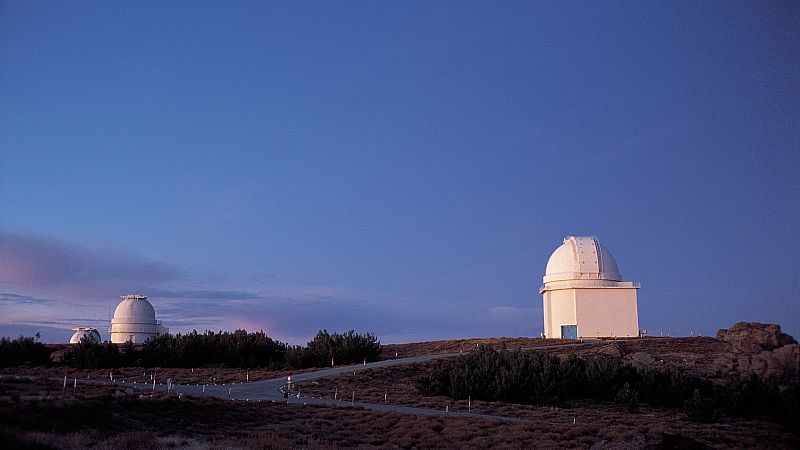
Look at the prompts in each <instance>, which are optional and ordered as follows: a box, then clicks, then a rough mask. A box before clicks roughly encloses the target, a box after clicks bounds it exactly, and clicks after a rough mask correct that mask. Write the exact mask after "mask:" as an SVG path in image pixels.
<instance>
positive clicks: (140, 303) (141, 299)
mask: <svg viewBox="0 0 800 450" xmlns="http://www.w3.org/2000/svg"><path fill="white" fill-rule="evenodd" d="M113 322H128V323H152V324H154V323H156V310H155V309H153V305H151V304H150V302H148V301H147V297H146V296H144V295H123V296H122V301H121V302H120V304H119V305H117V309H115V310H114V319H112V323H113Z"/></svg>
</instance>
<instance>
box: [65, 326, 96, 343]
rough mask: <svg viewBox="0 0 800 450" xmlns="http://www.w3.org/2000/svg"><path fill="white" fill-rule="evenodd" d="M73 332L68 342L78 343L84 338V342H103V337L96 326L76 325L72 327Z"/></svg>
mask: <svg viewBox="0 0 800 450" xmlns="http://www.w3.org/2000/svg"><path fill="white" fill-rule="evenodd" d="M72 330H73V331H75V334H73V335H72V337H71V338H69V343H70V344H80V343H81V341H83V339H84V338H85V339H86V342H95V343H98V344H99V343H101V342H103V338H101V337H100V333H99V332H98V331H97V329H96V328H89V327H78V328H73V329H72Z"/></svg>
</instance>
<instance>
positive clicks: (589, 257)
mask: <svg viewBox="0 0 800 450" xmlns="http://www.w3.org/2000/svg"><path fill="white" fill-rule="evenodd" d="M566 280H609V281H622V275H621V274H620V273H619V268H618V267H617V261H616V260H615V259H614V257H613V256H611V253H609V251H608V250H606V249H605V247H603V246H602V245H600V242H598V241H597V238H596V237H594V236H567V237H566V238H564V243H563V244H561V246H560V247H558V248H557V249H556V250H555V251H554V252H553V254H552V255H550V259H549V260H548V261H547V269H545V275H544V282H545V283H549V282H553V281H566Z"/></svg>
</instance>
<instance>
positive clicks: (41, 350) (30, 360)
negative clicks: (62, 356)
mask: <svg viewBox="0 0 800 450" xmlns="http://www.w3.org/2000/svg"><path fill="white" fill-rule="evenodd" d="M37 338H38V333H37ZM49 363H50V349H49V348H47V346H45V345H44V344H42V343H41V342H38V341H37V340H36V339H34V338H32V337H24V336H20V337H18V338H16V339H14V340H11V339H9V338H6V337H3V338H0V367H14V366H20V365H23V364H29V365H32V366H41V365H47V364H49Z"/></svg>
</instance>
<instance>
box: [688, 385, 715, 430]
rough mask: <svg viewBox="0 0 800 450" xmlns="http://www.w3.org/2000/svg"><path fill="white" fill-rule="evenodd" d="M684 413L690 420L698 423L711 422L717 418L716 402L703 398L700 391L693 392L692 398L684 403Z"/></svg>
mask: <svg viewBox="0 0 800 450" xmlns="http://www.w3.org/2000/svg"><path fill="white" fill-rule="evenodd" d="M683 411H684V412H685V413H686V415H687V416H688V417H689V419H690V420H693V421H696V422H711V421H712V420H714V419H716V416H717V410H716V409H715V408H714V400H713V399H711V398H703V396H702V395H701V394H700V389H695V390H694V392H692V396H691V397H689V398H688V399H687V400H685V401H684V406H683Z"/></svg>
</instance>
